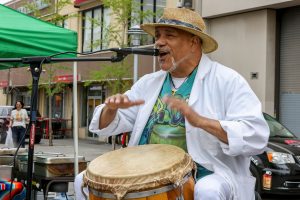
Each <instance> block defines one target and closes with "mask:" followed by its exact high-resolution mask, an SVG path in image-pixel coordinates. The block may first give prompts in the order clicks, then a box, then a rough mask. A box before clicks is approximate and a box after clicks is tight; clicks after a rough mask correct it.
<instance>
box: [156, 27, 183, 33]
mask: <svg viewBox="0 0 300 200" xmlns="http://www.w3.org/2000/svg"><path fill="white" fill-rule="evenodd" d="M160 32H166V33H178V29H176V28H170V27H157V28H156V29H155V33H156V34H158V33H160Z"/></svg>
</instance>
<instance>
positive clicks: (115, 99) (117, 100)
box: [104, 94, 145, 109]
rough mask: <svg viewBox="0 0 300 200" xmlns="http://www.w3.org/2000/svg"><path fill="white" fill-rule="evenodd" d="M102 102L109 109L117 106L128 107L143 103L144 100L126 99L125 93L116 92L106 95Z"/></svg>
mask: <svg viewBox="0 0 300 200" xmlns="http://www.w3.org/2000/svg"><path fill="white" fill-rule="evenodd" d="M104 103H105V104H106V106H107V107H108V108H110V109H118V108H129V107H132V106H137V105H141V104H143V103H145V101H144V100H136V101H131V100H129V99H128V97H127V96H126V95H123V94H116V95H113V96H110V97H108V98H107V99H106V100H105V102H104Z"/></svg>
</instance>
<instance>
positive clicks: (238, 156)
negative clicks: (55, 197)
mask: <svg viewBox="0 0 300 200" xmlns="http://www.w3.org/2000/svg"><path fill="white" fill-rule="evenodd" d="M141 28H142V29H143V30H144V31H145V32H147V33H149V34H150V35H152V36H154V37H155V47H156V48H157V49H158V50H159V56H158V63H159V65H160V67H161V70H160V71H158V72H155V73H151V74H148V75H145V76H143V77H142V78H140V80H139V81H137V82H136V83H135V84H134V85H133V86H132V88H131V89H130V90H129V91H127V92H125V93H124V94H116V95H113V96H110V97H108V98H107V99H106V100H105V103H104V104H102V105H100V106H98V107H97V108H96V109H95V111H94V115H93V119H92V121H91V124H90V127H89V130H90V131H91V132H94V133H96V134H98V135H110V134H112V133H113V134H119V133H122V132H129V131H131V132H132V134H131V138H130V141H129V145H130V146H132V145H144V144H156V143H160V144H173V145H176V146H178V147H180V148H182V149H184V150H185V151H186V152H187V153H189V154H190V156H191V157H192V159H193V160H194V162H195V163H196V165H197V169H198V170H197V178H196V185H195V189H194V198H195V199H197V200H198V199H201V200H220V199H222V200H225V199H226V200H231V199H234V200H241V199H242V200H253V199H254V198H255V192H254V186H255V178H254V177H253V176H251V173H250V170H249V166H250V156H251V155H256V154H260V153H262V152H263V150H264V148H265V147H266V145H267V141H268V136H269V128H268V125H267V123H266V121H265V120H264V118H263V115H262V108H261V103H260V101H259V99H258V98H257V97H256V95H255V94H254V92H253V91H252V90H251V88H250V86H249V85H248V83H247V82H246V80H245V79H244V78H243V77H242V76H241V75H240V74H238V73H237V72H236V71H234V70H233V69H230V68H228V67H226V66H224V65H222V64H220V63H218V62H214V61H212V60H210V59H209V57H208V56H207V55H206V54H207V53H210V52H213V51H215V50H216V49H217V47H218V44H217V42H216V41H215V39H213V38H212V37H211V36H209V35H208V34H206V33H205V32H204V30H205V24H204V21H203V19H202V17H201V16H200V15H199V14H198V13H196V12H194V11H192V10H189V9H185V8H166V9H165V10H164V13H163V16H162V17H161V18H160V19H159V20H158V22H157V23H147V24H143V25H141ZM145 91H146V92H145ZM81 176H82V174H79V175H78V176H77V177H76V180H75V187H76V185H77V184H78V183H79V182H80V181H82V177H81ZM75 191H76V192H77V191H78V192H77V193H76V195H77V197H78V199H82V197H81V193H80V192H79V190H75Z"/></svg>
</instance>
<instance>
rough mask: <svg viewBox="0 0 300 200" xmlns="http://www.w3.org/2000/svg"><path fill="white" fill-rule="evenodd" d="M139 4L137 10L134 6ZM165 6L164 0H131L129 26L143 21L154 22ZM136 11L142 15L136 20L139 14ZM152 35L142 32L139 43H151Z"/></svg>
mask: <svg viewBox="0 0 300 200" xmlns="http://www.w3.org/2000/svg"><path fill="white" fill-rule="evenodd" d="M137 5H139V6H140V7H139V8H138V11H137V9H136V6H137ZM164 7H166V0H135V1H134V2H133V9H132V10H133V14H132V17H133V20H132V21H131V27H133V26H135V25H139V24H143V23H153V22H156V21H157V20H158V19H159V18H160V17H161V15H162V13H163V9H164ZM138 12H142V13H143V16H142V17H140V18H139V20H136V19H137V17H138V16H139V13H138ZM153 42H154V41H153V37H152V36H150V35H148V34H144V35H142V37H141V42H140V44H141V45H147V44H152V43H153Z"/></svg>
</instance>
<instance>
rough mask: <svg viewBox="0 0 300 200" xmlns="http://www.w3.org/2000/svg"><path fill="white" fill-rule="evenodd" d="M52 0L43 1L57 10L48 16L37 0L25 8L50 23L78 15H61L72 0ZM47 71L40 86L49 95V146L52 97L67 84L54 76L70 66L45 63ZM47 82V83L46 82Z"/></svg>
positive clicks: (51, 8)
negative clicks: (44, 14)
mask: <svg viewBox="0 0 300 200" xmlns="http://www.w3.org/2000/svg"><path fill="white" fill-rule="evenodd" d="M51 2H52V1H50V0H42V1H41V3H43V4H45V5H50V7H49V9H50V10H53V11H55V12H52V14H51V15H50V16H47V19H46V18H43V17H42V14H41V12H40V8H39V5H37V3H36V1H33V2H30V3H27V4H25V6H24V7H25V8H26V9H27V12H28V13H30V14H31V15H32V16H34V17H37V18H41V19H42V20H45V21H46V20H47V21H48V22H50V23H53V24H55V25H62V23H63V21H64V20H66V19H68V18H71V17H76V16H77V15H76V14H73V15H68V16H66V15H61V14H60V11H61V10H62V9H63V8H64V7H66V6H67V5H72V3H73V2H72V1H71V0H57V1H55V3H54V4H51ZM44 69H45V72H46V73H47V76H46V78H41V81H40V82H39V88H43V89H44V90H45V92H46V95H47V97H48V104H49V107H48V110H49V113H48V118H49V146H53V141H52V139H53V129H52V97H53V95H54V94H57V93H60V92H62V91H63V90H64V88H65V85H66V84H64V83H54V82H53V79H54V76H55V75H56V74H57V71H58V70H69V68H67V67H65V66H58V65H55V67H54V66H53V65H51V64H49V65H44ZM45 83H46V84H45Z"/></svg>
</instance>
